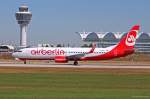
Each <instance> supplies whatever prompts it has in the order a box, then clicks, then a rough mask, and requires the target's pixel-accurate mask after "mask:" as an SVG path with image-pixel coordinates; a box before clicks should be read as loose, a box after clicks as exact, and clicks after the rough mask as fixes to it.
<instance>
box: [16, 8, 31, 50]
mask: <svg viewBox="0 0 150 99" xmlns="http://www.w3.org/2000/svg"><path fill="white" fill-rule="evenodd" d="M15 16H16V20H17V21H18V24H19V25H20V46H21V47H27V27H28V24H29V22H30V20H31V17H32V13H31V12H30V11H28V6H25V5H23V6H20V7H19V11H18V12H16V13H15Z"/></svg>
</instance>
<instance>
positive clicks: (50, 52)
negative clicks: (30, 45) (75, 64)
mask: <svg viewBox="0 0 150 99" xmlns="http://www.w3.org/2000/svg"><path fill="white" fill-rule="evenodd" d="M64 53H65V51H64V50H60V49H54V50H44V49H40V50H31V54H32V55H64Z"/></svg>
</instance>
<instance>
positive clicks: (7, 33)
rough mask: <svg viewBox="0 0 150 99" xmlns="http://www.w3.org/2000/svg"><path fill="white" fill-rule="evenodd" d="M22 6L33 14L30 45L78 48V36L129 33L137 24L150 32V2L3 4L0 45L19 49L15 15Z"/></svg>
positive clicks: (21, 0) (35, 0) (36, 0)
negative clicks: (56, 45)
mask: <svg viewBox="0 0 150 99" xmlns="http://www.w3.org/2000/svg"><path fill="white" fill-rule="evenodd" d="M23 4H25V5H27V6H28V7H29V10H30V11H31V12H32V20H31V22H30V24H29V26H28V33H27V37H28V39H27V41H28V45H35V46H36V45H37V44H41V43H49V44H58V43H60V44H68V43H69V44H71V45H73V46H77V45H79V44H80V43H81V38H80V36H79V35H78V34H76V33H75V32H78V31H90V32H96V31H100V32H118V31H119V32H127V31H128V30H129V29H130V27H132V26H133V25H135V24H139V25H140V26H141V31H144V32H150V6H149V4H150V0H1V3H0V12H1V15H0V22H1V24H0V44H2V43H3V44H13V45H19V41H20V28H19V25H18V24H17V21H16V19H15V12H17V11H18V7H19V6H21V5H23Z"/></svg>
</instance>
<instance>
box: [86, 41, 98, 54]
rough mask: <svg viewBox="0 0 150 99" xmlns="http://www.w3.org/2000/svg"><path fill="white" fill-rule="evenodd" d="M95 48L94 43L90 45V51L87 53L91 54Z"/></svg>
mask: <svg viewBox="0 0 150 99" xmlns="http://www.w3.org/2000/svg"><path fill="white" fill-rule="evenodd" d="M95 48H96V43H93V44H92V48H91V50H90V51H89V52H88V53H93V52H94V50H95Z"/></svg>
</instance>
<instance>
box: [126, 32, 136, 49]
mask: <svg viewBox="0 0 150 99" xmlns="http://www.w3.org/2000/svg"><path fill="white" fill-rule="evenodd" d="M136 33H137V31H135V30H134V31H131V32H130V33H129V34H128V35H127V38H126V45H127V46H134V45H135V40H136Z"/></svg>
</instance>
